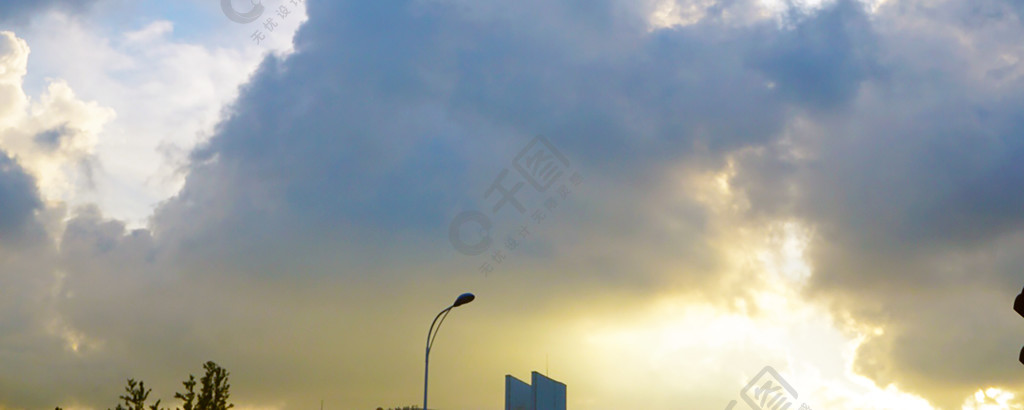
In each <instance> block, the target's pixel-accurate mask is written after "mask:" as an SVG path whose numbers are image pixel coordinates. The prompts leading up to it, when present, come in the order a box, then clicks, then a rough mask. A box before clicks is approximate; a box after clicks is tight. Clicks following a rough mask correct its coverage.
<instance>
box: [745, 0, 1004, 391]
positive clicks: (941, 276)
mask: <svg viewBox="0 0 1024 410" xmlns="http://www.w3.org/2000/svg"><path fill="white" fill-rule="evenodd" d="M999 4H1000V3H999V2H980V3H978V4H977V7H973V6H970V7H968V6H963V7H961V6H960V5H953V4H950V5H947V6H943V7H939V6H937V5H935V4H930V3H925V2H914V1H909V2H899V3H896V4H893V5H888V6H885V7H883V8H882V9H881V11H880V13H879V14H878V15H876V16H875V17H874V19H875V20H874V22H873V23H872V24H873V25H874V26H875V27H877V31H878V36H879V37H882V38H885V39H886V40H885V41H881V42H879V44H878V47H877V49H875V51H874V52H873V53H874V54H875V55H877V56H878V58H877V60H875V63H874V64H876V65H877V67H876V68H874V69H873V70H879V71H880V72H883V73H884V75H881V76H877V77H874V78H870V80H869V81H867V82H865V83H863V84H861V85H860V87H859V90H858V91H857V92H856V95H855V97H854V98H853V99H851V100H850V102H849V104H850V105H849V106H848V107H846V108H844V109H842V110H841V111H840V112H841V115H808V114H802V116H803V117H802V122H801V123H799V124H796V123H795V124H794V125H793V126H792V128H791V130H790V131H789V142H788V143H787V144H780V145H778V146H776V147H773V148H772V149H770V150H767V151H764V152H761V153H759V154H756V155H755V154H750V155H746V156H745V158H744V159H743V160H742V161H740V163H741V164H742V165H741V169H742V171H740V172H739V173H738V176H737V178H736V179H735V180H734V182H735V183H736V184H737V186H739V187H742V188H743V189H744V191H745V192H747V193H748V194H749V195H750V198H751V199H752V204H753V205H754V209H753V211H754V214H756V215H772V216H780V215H785V216H789V217H797V218H801V219H803V220H805V221H807V222H809V223H810V224H811V225H812V226H815V227H816V233H817V237H816V240H815V242H814V244H813V245H812V255H813V262H814V265H815V270H816V276H815V277H814V279H813V287H812V290H811V294H813V295H815V296H816V297H818V298H820V300H823V301H828V302H829V303H831V306H833V307H834V308H835V309H836V311H837V312H852V313H853V314H854V317H856V318H858V319H859V320H863V321H865V322H867V323H874V324H879V325H883V326H885V327H886V329H887V332H886V334H885V335H883V336H880V337H877V338H873V339H871V340H869V341H868V342H867V343H866V344H865V345H864V348H863V349H862V350H861V351H860V352H859V355H858V358H857V363H856V365H857V367H858V368H859V369H861V370H862V371H864V373H865V374H866V375H868V376H869V377H872V378H874V379H875V380H876V381H878V382H880V383H882V384H883V385H884V384H886V383H889V382H894V383H897V384H898V385H900V386H905V387H906V388H908V389H909V390H911V391H915V392H917V393H919V394H922V395H924V396H925V397H927V398H929V399H931V400H933V403H934V404H936V405H938V406H940V407H942V408H954V407H956V408H958V407H959V406H960V404H961V401H962V400H963V397H964V396H966V395H967V394H969V393H970V392H971V390H972V389H976V388H977V387H978V386H982V385H984V386H988V385H1002V386H1008V387H1016V386H1018V385H1019V383H1018V382H1017V380H1016V377H1014V376H1013V374H1014V373H1015V370H1016V369H1015V367H1016V366H1015V365H1016V362H1015V360H1014V359H1015V357H1016V351H1017V350H1018V349H1017V347H1016V345H1018V344H1019V341H1018V339H1019V337H1017V336H1016V335H1018V334H1019V332H1015V331H1013V330H1012V329H1013V326H1014V323H1015V322H1019V320H1018V319H1017V318H1015V317H1014V313H1013V312H1012V311H1011V310H1010V301H1012V299H1013V296H1014V295H1015V294H1016V293H1017V292H1018V291H1019V288H1020V285H1021V283H1018V282H1020V273H1019V262H1020V258H1019V257H1017V256H1015V255H1017V254H1019V253H1020V246H1021V243H1020V240H1019V235H1020V232H1021V228H1022V222H1024V194H1022V191H1021V190H1020V189H1018V187H1020V186H1022V184H1024V172H1022V171H1024V169H1022V167H1021V166H1020V164H1021V163H1022V162H1024V161H1022V160H1024V158H1022V154H1024V139H1021V135H1024V119H1022V118H1021V116H1020V112H1021V109H1022V108H1024V99H1021V98H1020V95H1021V90H1022V89H1024V81H1021V73H1020V67H1019V65H1018V64H1017V63H1012V62H1011V63H1008V64H1006V63H999V62H998V61H999V58H1000V57H999V56H1006V55H1007V54H1006V53H1008V52H1009V51H1008V50H1009V48H1010V47H1012V46H1011V42H1008V41H1007V40H1005V39H1006V38H1013V37H1016V36H1020V35H1021V34H1024V30H1022V29H1021V26H1020V24H1019V21H1017V19H1016V17H1015V16H1014V15H1013V14H1012V13H1008V12H1007V11H1006V9H1005V8H1003V7H1000V6H999ZM993 10H996V11H998V12H995V11H993ZM921 12H925V13H921ZM926 16H927V17H926ZM978 19H985V20H987V21H989V23H990V24H985V25H979V24H976V23H977V20H978ZM915 24H917V25H915ZM965 36H966V37H967V38H971V39H972V40H971V44H973V46H967V45H964V44H963V43H959V42H958V41H957V40H956V39H958V38H965ZM805 38H813V37H805ZM854 66H863V65H862V64H854ZM868 66H871V65H870V64H869V65H868ZM812 78H813V77H812ZM811 83H813V82H809V83H808V84H811ZM817 89H818V90H824V91H827V90H828V89H829V88H828V87H819V88H817ZM839 89H845V88H843V87H840V88H839ZM839 89H837V90H839ZM818 105H819V106H821V105H824V104H821V103H819V104H818ZM811 112H813V111H811ZM794 146H795V147H796V149H797V150H799V152H800V154H799V155H795V154H794V152H793V150H792V148H793V147H794Z"/></svg>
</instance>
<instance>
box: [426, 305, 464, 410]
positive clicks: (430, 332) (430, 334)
mask: <svg viewBox="0 0 1024 410" xmlns="http://www.w3.org/2000/svg"><path fill="white" fill-rule="evenodd" d="M473 299H476V296H473V294H472V293H463V294H461V295H459V297H457V298H455V303H452V305H451V306H448V307H447V308H445V309H444V310H442V311H441V312H440V313H438V314H437V316H434V321H433V322H430V330H428V331H427V354H426V359H425V360H424V364H423V410H427V378H428V377H429V376H430V348H431V347H432V346H433V345H434V339H435V338H437V331H439V330H441V323H444V319H445V318H446V317H448V312H451V311H452V309H454V308H457V307H459V306H462V305H465V304H467V303H469V302H472V301H473ZM442 315H444V317H442ZM438 318H441V321H440V322H438V321H437V319H438ZM435 323H436V324H437V330H434V324H435Z"/></svg>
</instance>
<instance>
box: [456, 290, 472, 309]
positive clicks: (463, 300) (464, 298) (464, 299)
mask: <svg viewBox="0 0 1024 410" xmlns="http://www.w3.org/2000/svg"><path fill="white" fill-rule="evenodd" d="M473 299H476V296H473V294H472V293H468V292H467V293H463V294H461V295H459V297H458V298H456V299H455V304H453V305H452V307H459V306H462V305H465V304H467V303H469V302H472V301H473Z"/></svg>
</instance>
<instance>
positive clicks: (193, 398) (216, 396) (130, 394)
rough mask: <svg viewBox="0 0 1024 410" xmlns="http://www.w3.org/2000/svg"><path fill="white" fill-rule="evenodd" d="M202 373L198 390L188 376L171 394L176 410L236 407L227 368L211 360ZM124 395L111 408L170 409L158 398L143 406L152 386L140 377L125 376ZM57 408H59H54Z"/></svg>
mask: <svg viewBox="0 0 1024 410" xmlns="http://www.w3.org/2000/svg"><path fill="white" fill-rule="evenodd" d="M203 370H205V374H204V375H203V377H202V378H200V379H199V382H198V384H199V392H198V393H197V392H196V384H197V383H196V377H195V376H193V375H191V374H190V375H188V380H186V381H184V382H182V383H181V384H182V385H184V386H185V392H184V393H174V398H175V399H179V400H181V401H182V406H183V407H184V408H183V409H182V408H179V410H228V409H230V408H233V407H235V405H234V404H232V403H228V397H230V396H231V385H230V384H228V376H229V375H230V373H228V371H227V370H224V368H222V367H220V366H218V365H217V364H216V363H214V362H206V363H204V364H203ZM124 390H125V394H124V395H122V396H118V398H119V399H121V400H122V401H123V403H120V402H119V403H118V404H117V407H116V408H114V410H169V409H161V408H160V400H157V401H156V403H154V404H152V405H150V406H148V407H147V406H146V400H147V399H149V394H150V393H151V392H152V390H153V389H147V388H146V385H145V383H144V382H142V381H141V380H139V381H135V379H128V385H127V386H125V388H124ZM56 410H61V408H60V407H57V408H56Z"/></svg>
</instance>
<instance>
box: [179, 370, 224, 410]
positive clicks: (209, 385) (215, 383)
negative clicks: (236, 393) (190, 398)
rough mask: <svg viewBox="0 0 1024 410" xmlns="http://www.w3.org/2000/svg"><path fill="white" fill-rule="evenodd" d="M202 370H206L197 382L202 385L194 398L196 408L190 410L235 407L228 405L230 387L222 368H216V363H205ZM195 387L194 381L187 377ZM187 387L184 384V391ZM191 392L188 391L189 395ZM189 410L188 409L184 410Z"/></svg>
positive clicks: (219, 409)
mask: <svg viewBox="0 0 1024 410" xmlns="http://www.w3.org/2000/svg"><path fill="white" fill-rule="evenodd" d="M203 369H205V370H206V374H205V375H203V378H202V379H199V382H200V383H202V386H201V388H200V389H199V395H198V396H197V397H196V406H195V408H194V409H191V410H227V409H230V408H232V407H235V405H234V404H231V403H228V397H230V396H231V393H230V390H231V385H230V384H228V375H230V373H228V371H227V370H224V368H222V367H220V366H217V363H214V362H206V364H204V365H203ZM189 382H191V383H192V384H193V385H195V380H194V378H193V377H192V375H189V381H188V382H184V383H189ZM187 386H188V385H187V384H186V389H188V387H187ZM191 393H192V392H191V391H190V392H189V394H191ZM185 410H189V409H185Z"/></svg>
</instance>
